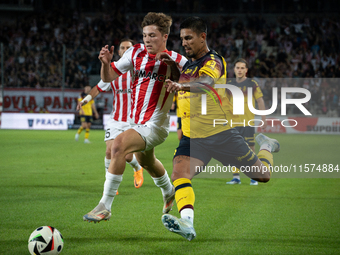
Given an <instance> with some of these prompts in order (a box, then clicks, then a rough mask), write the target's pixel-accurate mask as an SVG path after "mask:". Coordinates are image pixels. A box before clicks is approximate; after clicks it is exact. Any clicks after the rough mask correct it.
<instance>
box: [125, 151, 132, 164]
mask: <svg viewBox="0 0 340 255" xmlns="http://www.w3.org/2000/svg"><path fill="white" fill-rule="evenodd" d="M132 159H133V153H129V154H127V155H126V156H125V160H126V161H127V162H131V161H132Z"/></svg>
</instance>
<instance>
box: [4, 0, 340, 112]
mask: <svg viewBox="0 0 340 255" xmlns="http://www.w3.org/2000/svg"><path fill="white" fill-rule="evenodd" d="M166 2H169V1H166ZM177 2H178V1H176V3H177ZM246 2H247V1H246ZM249 2H252V1H251V0H250V1H249ZM137 4H138V1H137ZM125 6H126V5H125ZM123 7H124V6H123ZM123 7H121V8H116V9H115V11H113V12H112V13H110V14H103V13H94V12H92V13H88V12H80V11H71V10H65V9H64V10H62V9H55V10H53V11H45V12H39V13H37V12H33V13H30V14H27V15H26V16H24V17H22V18H21V19H17V20H16V21H15V22H9V21H4V22H1V23H0V42H1V43H3V45H4V56H3V57H4V58H3V59H4V69H5V70H4V72H5V75H4V80H5V87H6V88H8V87H20V88H60V87H61V86H62V84H63V75H62V66H63V63H65V83H64V87H65V88H83V87H84V86H86V85H91V86H94V85H95V84H89V77H90V76H91V75H98V74H99V70H100V61H99V60H98V58H97V57H98V52H99V50H100V49H101V47H102V46H104V45H105V44H108V45H114V46H116V49H115V51H116V52H117V50H118V49H117V46H118V44H119V41H120V39H122V38H131V39H133V40H134V41H135V42H136V43H139V42H142V29H141V26H140V24H141V21H142V18H143V16H144V15H137V14H133V13H131V12H129V13H127V10H125V9H124V8H123ZM176 8H177V7H176ZM186 17H187V15H182V16H181V15H180V14H179V13H177V14H176V15H173V25H172V27H171V33H170V36H169V40H168V49H170V50H174V51H177V52H180V53H182V54H185V53H184V51H183V49H182V47H181V41H180V38H179V26H180V23H181V21H182V20H183V19H185V18H186ZM204 18H205V19H206V20H207V22H208V45H209V47H210V48H212V49H214V50H216V51H217V52H218V53H219V54H221V55H222V56H223V57H224V58H225V59H226V61H227V63H228V77H233V75H234V73H233V63H234V61H235V60H236V59H237V58H239V57H243V58H245V59H246V60H247V61H248V63H249V71H248V77H256V78H258V79H259V81H261V82H260V85H261V88H262V90H263V93H264V100H265V102H266V104H267V106H269V107H270V105H271V98H272V95H271V93H272V92H271V91H272V87H278V88H280V87H285V86H297V87H304V88H306V89H308V90H309V91H310V92H311V94H312V99H311V100H310V102H309V103H308V105H307V108H309V109H310V111H312V112H313V113H314V114H327V115H330V116H338V112H339V113H340V111H339V107H340V101H339V95H340V88H339V87H340V86H339V85H340V84H339V83H338V82H339V79H337V78H338V77H340V65H339V63H340V54H339V53H340V17H339V15H336V14H334V15H317V14H297V13H295V14H290V15H270V14H263V15H255V14H248V15H247V14H244V15H231V14H230V15H222V14H218V13H217V14H215V15H204ZM63 56H65V57H63ZM114 58H115V60H117V59H118V54H115V57H114ZM287 78H296V79H293V81H294V82H293V85H291V84H288V83H289V82H288V81H287ZM293 96H294V95H293Z"/></svg>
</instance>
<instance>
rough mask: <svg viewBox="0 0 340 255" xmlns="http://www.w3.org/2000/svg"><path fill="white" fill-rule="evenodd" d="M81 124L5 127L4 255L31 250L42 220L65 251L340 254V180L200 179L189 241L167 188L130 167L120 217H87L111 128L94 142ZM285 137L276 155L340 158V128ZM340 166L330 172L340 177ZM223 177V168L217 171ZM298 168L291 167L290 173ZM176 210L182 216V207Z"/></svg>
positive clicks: (1, 183)
mask: <svg viewBox="0 0 340 255" xmlns="http://www.w3.org/2000/svg"><path fill="white" fill-rule="evenodd" d="M74 134H75V130H68V131H22V130H0V208H1V209H0V221H1V227H0V254H6V255H7V254H13V255H18V254H19V255H21V254H29V253H28V249H27V240H28V237H29V235H30V234H31V232H32V231H33V230H34V229H35V228H37V227H39V226H42V225H51V226H54V227H56V228H57V229H58V230H60V232H61V233H62V235H63V237H64V241H65V245H64V249H63V251H62V253H61V254H65V255H73V254H74V255H79V254H84V255H92V254H96V255H101V254H340V216H339V212H340V179H339V178H309V177H311V176H310V175H308V174H306V175H304V177H306V178H275V174H273V178H272V180H271V181H270V182H268V183H267V184H259V185H258V186H250V185H249V179H247V178H246V177H243V178H242V184H241V185H226V184H225V182H226V181H227V180H230V178H231V174H224V175H223V176H222V178H221V176H217V175H216V177H219V178H211V177H212V176H209V178H202V177H201V178H195V179H194V180H193V181H192V183H193V187H194V191H195V195H196V202H195V229H196V232H197V238H196V239H194V240H193V241H192V242H188V241H187V240H185V239H183V238H182V237H181V236H179V235H175V234H173V233H170V232H168V231H167V230H166V229H165V228H164V226H163V225H162V223H161V210H162V206H163V202H162V196H161V192H160V190H159V189H158V188H156V186H155V185H154V183H153V181H152V179H151V177H150V176H149V175H148V174H147V173H146V172H145V175H144V176H145V181H144V184H143V186H142V187H141V188H140V189H135V188H134V186H133V170H132V169H131V168H130V167H129V166H127V167H126V171H125V173H124V178H123V182H122V183H121V185H120V187H119V195H118V196H117V197H116V198H115V201H114V202H113V207H112V209H113V210H112V218H111V220H110V221H108V222H101V223H100V224H93V223H91V224H90V223H87V222H84V221H83V220H82V216H83V215H84V214H85V213H87V212H88V211H90V210H91V209H93V207H94V206H96V205H97V203H98V201H99V200H100V198H101V195H102V191H103V183H104V172H105V170H104V155H105V143H104V142H103V137H104V131H103V130H91V132H90V140H91V142H92V143H91V144H84V143H83V136H84V133H82V134H81V139H80V141H79V142H75V141H74ZM271 137H273V138H276V139H278V140H279V141H280V143H281V151H280V152H279V153H278V154H275V155H274V163H275V164H283V165H288V164H296V165H302V164H312V163H313V164H325V163H326V164H333V165H336V164H340V160H339V148H340V147H339V140H340V139H339V138H340V137H339V136H331V135H324V136H322V135H320V136H317V135H286V134H280V135H279V134H272V135H271ZM177 144H178V141H177V136H176V134H175V133H171V134H170V136H169V138H168V139H167V141H166V142H165V143H163V144H162V145H160V146H158V147H157V148H156V156H157V157H158V158H159V159H160V160H161V162H162V163H163V164H164V165H165V167H166V169H167V170H168V173H169V174H171V171H172V155H173V152H174V149H175V148H176V146H177ZM339 176H340V174H339V173H338V174H337V175H336V174H334V173H333V175H332V176H330V177H339ZM214 177H215V176H214ZM290 177H291V176H290ZM172 213H173V214H174V215H176V216H178V215H179V214H178V211H177V208H176V206H174V210H173V211H172Z"/></svg>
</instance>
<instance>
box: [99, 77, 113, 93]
mask: <svg viewBox="0 0 340 255" xmlns="http://www.w3.org/2000/svg"><path fill="white" fill-rule="evenodd" d="M97 88H98V90H99V91H100V92H103V91H109V90H110V89H111V82H103V80H100V82H98V84H97Z"/></svg>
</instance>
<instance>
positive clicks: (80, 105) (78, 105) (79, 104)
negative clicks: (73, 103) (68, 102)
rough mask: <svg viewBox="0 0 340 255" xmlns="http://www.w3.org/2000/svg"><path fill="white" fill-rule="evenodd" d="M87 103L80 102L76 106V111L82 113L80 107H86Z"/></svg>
mask: <svg viewBox="0 0 340 255" xmlns="http://www.w3.org/2000/svg"><path fill="white" fill-rule="evenodd" d="M87 103H88V102H87V101H86V100H84V101H80V102H78V104H77V111H82V108H81V107H82V106H83V105H86V104H87Z"/></svg>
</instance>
